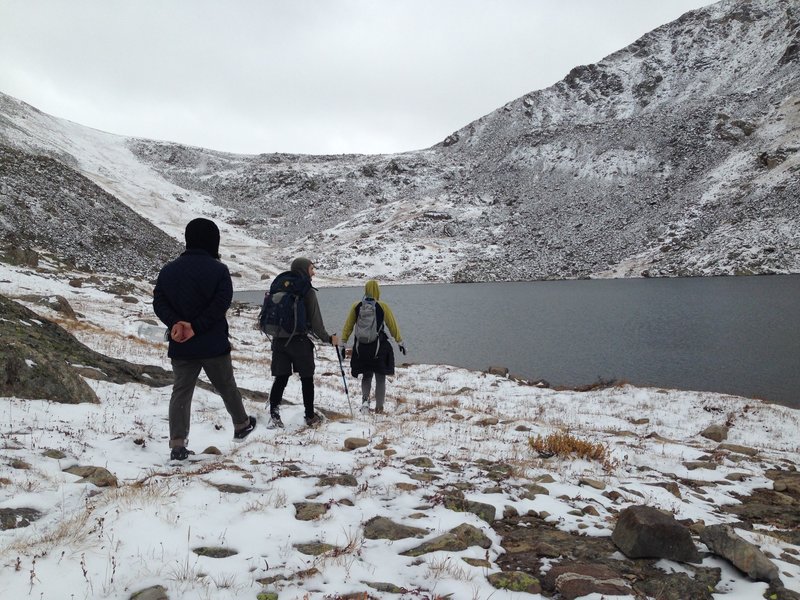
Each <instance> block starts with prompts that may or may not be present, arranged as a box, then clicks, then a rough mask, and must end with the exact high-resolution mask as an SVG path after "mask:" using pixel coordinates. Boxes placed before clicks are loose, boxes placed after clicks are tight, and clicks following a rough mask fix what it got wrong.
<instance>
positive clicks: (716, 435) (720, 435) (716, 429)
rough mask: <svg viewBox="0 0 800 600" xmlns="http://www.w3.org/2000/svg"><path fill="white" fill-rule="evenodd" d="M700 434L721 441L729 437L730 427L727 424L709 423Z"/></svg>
mask: <svg viewBox="0 0 800 600" xmlns="http://www.w3.org/2000/svg"><path fill="white" fill-rule="evenodd" d="M700 435H701V436H703V437H704V438H706V439H709V440H712V441H714V442H721V441H722V440H726V439H728V427H727V426H725V425H709V426H708V427H706V428H705V429H704V430H703V431H701V432H700Z"/></svg>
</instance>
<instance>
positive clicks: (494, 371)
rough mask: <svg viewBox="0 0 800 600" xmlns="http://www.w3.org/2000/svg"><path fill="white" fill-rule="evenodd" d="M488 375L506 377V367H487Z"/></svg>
mask: <svg viewBox="0 0 800 600" xmlns="http://www.w3.org/2000/svg"><path fill="white" fill-rule="evenodd" d="M487 373H489V375H497V376H499V377H508V368H507V367H489V369H488V370H487Z"/></svg>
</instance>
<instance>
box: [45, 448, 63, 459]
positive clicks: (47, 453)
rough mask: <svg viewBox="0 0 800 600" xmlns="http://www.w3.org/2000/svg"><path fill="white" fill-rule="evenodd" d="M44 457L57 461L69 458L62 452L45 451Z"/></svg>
mask: <svg viewBox="0 0 800 600" xmlns="http://www.w3.org/2000/svg"><path fill="white" fill-rule="evenodd" d="M42 456H46V457H47V458H54V459H56V460H61V459H62V458H67V455H66V454H64V453H63V452H62V451H61V450H52V449H51V450H45V451H44V452H42Z"/></svg>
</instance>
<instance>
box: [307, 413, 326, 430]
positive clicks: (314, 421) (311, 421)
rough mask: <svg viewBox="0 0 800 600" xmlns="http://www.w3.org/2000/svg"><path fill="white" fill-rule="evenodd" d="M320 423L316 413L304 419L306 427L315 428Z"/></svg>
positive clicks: (320, 419) (320, 420)
mask: <svg viewBox="0 0 800 600" xmlns="http://www.w3.org/2000/svg"><path fill="white" fill-rule="evenodd" d="M320 423H322V417H320V416H319V415H318V414H317V413H314V414H313V415H311V416H310V417H306V425H307V426H308V427H316V426H317V425H319V424H320Z"/></svg>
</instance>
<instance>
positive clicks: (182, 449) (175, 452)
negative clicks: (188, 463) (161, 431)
mask: <svg viewBox="0 0 800 600" xmlns="http://www.w3.org/2000/svg"><path fill="white" fill-rule="evenodd" d="M190 454H194V451H193V450H187V449H186V446H176V447H175V448H173V449H172V451H171V452H170V453H169V459H170V460H186V459H187V458H189V455H190Z"/></svg>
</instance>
